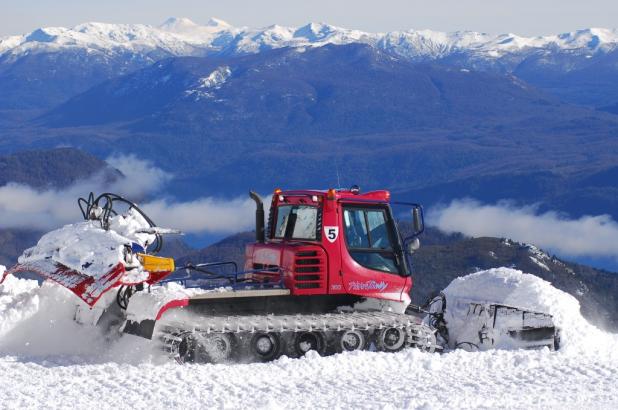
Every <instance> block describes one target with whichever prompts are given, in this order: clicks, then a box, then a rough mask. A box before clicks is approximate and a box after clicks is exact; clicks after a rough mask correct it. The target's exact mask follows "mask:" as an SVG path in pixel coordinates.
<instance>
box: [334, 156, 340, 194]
mask: <svg viewBox="0 0 618 410" xmlns="http://www.w3.org/2000/svg"><path fill="white" fill-rule="evenodd" d="M335 171H336V172H337V188H338V189H340V188H341V181H340V180H339V163H338V161H337V157H335Z"/></svg>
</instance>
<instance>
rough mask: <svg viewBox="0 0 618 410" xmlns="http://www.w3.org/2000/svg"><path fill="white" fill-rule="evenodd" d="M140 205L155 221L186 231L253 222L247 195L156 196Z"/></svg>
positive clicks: (224, 229) (226, 229) (232, 228)
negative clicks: (178, 199)
mask: <svg viewBox="0 0 618 410" xmlns="http://www.w3.org/2000/svg"><path fill="white" fill-rule="evenodd" d="M141 208H142V209H143V210H144V211H145V212H146V213H147V214H148V215H149V216H150V217H151V218H152V219H153V220H154V221H155V222H156V223H157V224H158V225H160V226H164V227H171V228H176V229H180V230H181V231H183V232H187V233H197V232H219V233H234V232H239V231H243V230H247V229H251V228H253V227H254V225H255V213H254V211H255V203H254V202H253V201H252V200H251V199H249V198H247V199H244V198H237V199H232V200H222V199H214V198H200V199H197V200H195V201H191V202H168V201H165V200H158V201H154V202H149V203H147V204H144V205H143V206H142V207H141Z"/></svg>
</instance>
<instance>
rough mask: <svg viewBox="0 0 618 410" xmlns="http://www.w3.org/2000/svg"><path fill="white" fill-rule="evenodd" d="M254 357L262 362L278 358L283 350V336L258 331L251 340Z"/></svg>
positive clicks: (250, 345)
mask: <svg viewBox="0 0 618 410" xmlns="http://www.w3.org/2000/svg"><path fill="white" fill-rule="evenodd" d="M249 348H250V352H251V354H252V356H253V357H255V358H256V359H258V360H259V361H262V362H268V361H270V360H274V359H276V358H277V357H278V356H279V354H280V352H281V337H280V336H279V335H278V334H277V333H272V332H268V333H266V332H257V333H256V334H254V335H253V337H252V338H251V342H249Z"/></svg>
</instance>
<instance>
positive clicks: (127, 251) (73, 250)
mask: <svg viewBox="0 0 618 410" xmlns="http://www.w3.org/2000/svg"><path fill="white" fill-rule="evenodd" d="M152 229H153V228H152V227H150V225H149V223H148V222H147V221H146V220H145V218H144V217H143V216H142V215H141V214H140V213H139V212H137V211H135V209H129V210H128V211H127V212H126V213H125V214H121V215H116V216H114V217H111V218H110V219H109V229H107V230H106V229H103V228H102V226H101V223H100V221H98V220H88V221H84V222H79V223H75V224H70V225H66V226H64V227H62V228H60V229H57V230H54V231H51V232H49V233H47V234H45V235H43V237H42V238H41V239H40V240H39V242H38V243H37V245H36V246H34V247H32V248H30V249H27V250H26V251H24V253H23V254H22V255H21V256H20V257H19V259H18V263H17V264H16V265H15V266H13V267H12V268H11V269H9V270H8V271H6V272H5V273H4V274H3V276H2V277H1V278H0V279H1V280H0V283H2V281H3V280H4V278H5V277H6V276H7V275H9V274H14V273H19V272H33V273H36V274H39V275H41V276H42V277H43V278H45V279H51V280H53V281H54V282H56V283H58V284H60V285H62V286H64V287H65V288H67V289H69V290H70V291H71V292H73V293H75V294H76V295H77V296H78V297H79V298H80V299H82V300H83V301H84V302H86V303H87V304H88V305H89V306H94V305H95V304H96V303H97V301H98V300H99V298H100V297H101V296H102V295H103V294H104V293H105V292H107V291H108V290H110V289H112V288H114V287H117V286H121V285H136V284H140V283H144V282H150V281H156V280H159V279H161V277H163V276H165V275H166V274H169V272H163V271H161V269H155V271H156V272H149V271H148V270H147V269H145V268H144V261H145V260H147V261H148V264H149V265H151V266H155V265H156V266H172V268H171V269H172V270H173V263H168V264H161V263H159V264H157V263H156V262H157V261H152V259H153V258H155V257H152V256H148V257H147V258H146V259H145V258H144V256H143V255H142V256H140V255H141V254H140V253H134V252H135V251H137V252H144V250H146V249H147V248H148V246H149V245H151V244H152V243H153V242H154V241H155V232H151V230H152Z"/></svg>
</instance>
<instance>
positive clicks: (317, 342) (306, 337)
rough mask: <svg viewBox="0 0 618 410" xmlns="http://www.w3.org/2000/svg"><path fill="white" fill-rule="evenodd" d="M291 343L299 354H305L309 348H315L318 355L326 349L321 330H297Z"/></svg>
mask: <svg viewBox="0 0 618 410" xmlns="http://www.w3.org/2000/svg"><path fill="white" fill-rule="evenodd" d="M293 345H294V350H295V351H296V354H298V355H299V356H303V355H305V353H307V352H308V351H310V350H315V351H316V352H318V353H319V354H320V355H322V354H324V352H325V351H326V340H325V337H324V334H322V333H321V332H298V333H297V334H296V336H295V337H294V341H293Z"/></svg>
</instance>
